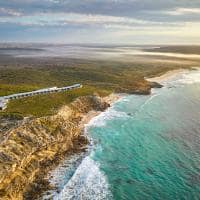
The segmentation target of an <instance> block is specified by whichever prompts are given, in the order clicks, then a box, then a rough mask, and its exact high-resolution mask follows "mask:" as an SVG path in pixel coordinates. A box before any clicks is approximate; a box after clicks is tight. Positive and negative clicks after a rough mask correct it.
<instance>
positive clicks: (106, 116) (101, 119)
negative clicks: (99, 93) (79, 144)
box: [86, 107, 128, 128]
mask: <svg viewBox="0 0 200 200" xmlns="http://www.w3.org/2000/svg"><path fill="white" fill-rule="evenodd" d="M127 117H128V115H127V114H126V113H125V112H121V111H117V110H115V109H114V107H111V108H109V109H107V110H106V111H105V112H102V113H101V114H100V115H98V116H96V117H94V118H93V119H92V120H90V122H89V123H88V124H87V125H86V128H87V127H91V126H96V127H101V126H105V125H106V122H108V121H109V120H112V119H113V118H127Z"/></svg>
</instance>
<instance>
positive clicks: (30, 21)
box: [0, 13, 162, 26]
mask: <svg viewBox="0 0 200 200" xmlns="http://www.w3.org/2000/svg"><path fill="white" fill-rule="evenodd" d="M0 22H2V23H16V24H21V25H39V26H45V25H52V26H55V25H60V26H62V25H67V24H72V25H73V24H76V25H78V24H80V25H104V24H124V25H129V26H131V25H146V26H150V25H159V24H162V23H161V22H152V21H146V20H139V19H134V18H129V17H116V16H108V15H93V14H77V13H41V14H34V15H26V16H19V17H17V15H16V17H14V18H13V17H0Z"/></svg>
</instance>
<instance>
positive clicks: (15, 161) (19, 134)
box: [0, 96, 109, 200]
mask: <svg viewBox="0 0 200 200" xmlns="http://www.w3.org/2000/svg"><path fill="white" fill-rule="evenodd" d="M108 107H109V104H107V103H106V102H102V100H101V99H100V98H98V97H95V96H88V97H80V98H78V99H77V100H76V101H75V102H73V103H72V104H70V105H69V106H65V107H63V108H62V109H60V110H59V112H58V114H57V115H55V116H49V117H43V118H38V119H32V120H30V121H26V122H24V123H23V124H22V125H20V126H18V127H14V128H12V129H11V130H9V131H7V132H5V133H1V134H4V139H3V141H0V199H2V200H4V199H5V200H8V199H9V200H10V199H11V200H12V199H15V200H16V199H17V200H20V199H23V194H24V193H25V192H26V191H27V190H28V189H29V188H30V185H31V183H32V182H33V181H34V180H35V177H36V176H37V175H38V174H39V172H40V170H41V168H42V167H44V165H42V163H45V162H46V161H51V160H54V159H55V157H57V156H59V155H60V154H62V153H63V152H66V151H68V150H70V149H71V148H73V146H74V141H76V140H77V138H79V137H80V136H81V132H82V129H81V126H80V124H81V120H82V118H83V116H84V114H86V113H88V112H89V111H91V110H96V111H103V110H105V109H106V108H108ZM82 140H83V141H84V139H83V138H82ZM84 142H85V141H84Z"/></svg>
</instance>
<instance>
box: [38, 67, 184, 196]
mask: <svg viewBox="0 0 200 200" xmlns="http://www.w3.org/2000/svg"><path fill="white" fill-rule="evenodd" d="M185 71H188V70H186V69H176V70H170V71H168V72H166V73H164V74H163V75H161V76H157V77H153V78H145V79H146V80H147V81H150V82H158V83H159V82H161V81H166V80H167V79H169V78H172V77H173V76H176V75H177V74H179V73H183V72H185ZM122 97H123V95H122V94H117V93H111V94H110V95H108V96H105V97H100V99H101V100H102V101H104V102H106V103H108V104H110V105H111V106H112V104H114V103H115V102H117V101H118V100H119V99H120V98H122ZM101 113H102V111H95V110H92V111H90V112H88V113H86V114H83V116H82V120H81V122H80V124H79V128H81V130H82V133H83V134H82V135H83V137H86V138H87V136H86V134H85V132H84V128H85V125H87V124H88V123H89V122H90V121H91V120H92V119H93V118H94V117H96V116H98V115H99V114H101ZM88 143H89V142H88ZM82 148H83V149H82V150H81V149H80V151H77V152H74V153H75V154H77V155H78V153H80V152H81V151H83V150H84V151H85V150H86V149H87V148H88V147H87V145H86V146H83V147H82ZM70 155H72V153H71V154H70V153H68V154H67V155H66V156H65V157H63V159H61V160H60V162H59V163H57V164H56V166H54V167H53V168H52V169H50V170H49V171H48V174H47V175H46V176H45V179H46V180H47V182H48V183H49V185H50V186H51V187H50V190H44V191H43V192H42V193H41V194H40V198H43V197H44V196H45V193H46V192H47V193H48V191H49V192H52V187H53V188H54V189H55V191H56V189H57V188H56V185H52V183H50V179H51V178H52V177H51V173H52V172H53V171H54V170H56V168H58V167H59V165H60V164H62V161H64V160H67V159H70ZM40 198H39V199H40Z"/></svg>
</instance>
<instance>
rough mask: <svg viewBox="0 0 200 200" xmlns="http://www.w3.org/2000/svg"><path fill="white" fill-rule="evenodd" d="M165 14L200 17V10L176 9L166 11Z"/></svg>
mask: <svg viewBox="0 0 200 200" xmlns="http://www.w3.org/2000/svg"><path fill="white" fill-rule="evenodd" d="M165 13H166V14H170V15H188V14H199V15H200V8H176V9H175V10H170V11H166V12H165Z"/></svg>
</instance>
